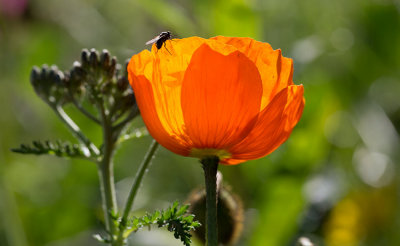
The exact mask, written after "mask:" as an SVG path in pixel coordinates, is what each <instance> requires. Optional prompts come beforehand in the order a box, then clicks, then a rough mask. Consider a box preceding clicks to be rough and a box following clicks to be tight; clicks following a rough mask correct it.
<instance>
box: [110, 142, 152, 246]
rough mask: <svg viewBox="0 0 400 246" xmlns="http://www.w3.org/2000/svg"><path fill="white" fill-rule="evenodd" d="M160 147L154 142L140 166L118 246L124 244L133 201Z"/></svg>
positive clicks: (128, 200) (125, 213) (124, 215)
mask: <svg viewBox="0 0 400 246" xmlns="http://www.w3.org/2000/svg"><path fill="white" fill-rule="evenodd" d="M158 146H159V144H158V142H157V141H156V140H153V142H152V143H151V145H150V147H149V150H148V151H147V153H146V156H145V157H144V159H143V161H142V163H141V164H140V167H139V170H138V171H137V173H136V176H135V181H134V182H133V185H132V188H131V190H130V192H129V196H128V199H127V201H126V205H125V209H124V213H123V215H122V218H121V223H120V225H119V235H118V240H117V241H118V242H119V243H120V244H117V245H122V243H123V240H124V231H125V229H126V225H127V220H128V216H129V213H130V211H131V210H132V206H133V201H134V200H135V196H136V194H137V192H138V190H139V187H140V184H141V183H142V180H143V177H144V174H145V173H146V171H147V168H148V167H149V164H150V162H151V159H152V158H153V156H154V154H155V152H156V151H157V149H158Z"/></svg>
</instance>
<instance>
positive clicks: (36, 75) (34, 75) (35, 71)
mask: <svg viewBox="0 0 400 246" xmlns="http://www.w3.org/2000/svg"><path fill="white" fill-rule="evenodd" d="M39 79H40V69H39V68H38V67H37V66H34V67H33V68H32V71H31V83H32V85H34V84H37V83H38V80H39Z"/></svg>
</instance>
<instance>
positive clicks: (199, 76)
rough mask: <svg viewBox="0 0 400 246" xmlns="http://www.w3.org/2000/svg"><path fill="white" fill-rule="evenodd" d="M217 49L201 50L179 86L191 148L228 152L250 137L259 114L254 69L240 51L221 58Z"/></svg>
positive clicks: (204, 47) (258, 80) (257, 79)
mask: <svg viewBox="0 0 400 246" xmlns="http://www.w3.org/2000/svg"><path fill="white" fill-rule="evenodd" d="M220 46H221V47H220V48H221V49H224V51H223V52H225V51H227V49H226V45H220ZM217 49H219V48H218V44H213V45H212V48H211V47H210V46H209V45H207V44H203V45H202V46H200V48H198V49H197V50H196V52H195V53H194V54H193V57H192V60H191V61H190V64H189V67H188V68H187V70H186V73H185V77H184V81H183V83H182V111H183V117H184V121H185V126H186V132H187V134H188V136H189V137H190V139H191V140H192V142H193V147H194V148H211V149H212V148H214V149H224V148H229V147H230V146H232V145H233V144H236V143H238V142H240V141H241V140H242V139H243V138H244V137H245V136H246V135H247V134H248V133H249V131H250V130H251V129H252V128H253V126H254V124H255V122H256V120H257V116H258V114H259V108H260V102H261V96H262V82H261V78H260V75H259V73H258V71H257V68H256V67H255V65H254V64H253V62H252V61H250V60H249V59H248V58H247V57H246V56H245V55H243V54H242V53H241V52H239V51H234V52H232V53H229V52H227V53H229V55H223V54H221V53H220V52H217V51H215V50H217Z"/></svg>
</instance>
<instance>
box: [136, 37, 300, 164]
mask: <svg viewBox="0 0 400 246" xmlns="http://www.w3.org/2000/svg"><path fill="white" fill-rule="evenodd" d="M166 47H167V49H168V50H167V49H166V48H165V47H162V48H161V49H159V50H157V48H156V47H155V46H153V50H152V52H149V51H147V50H145V51H143V52H141V53H139V54H137V55H134V56H133V57H132V59H131V60H130V62H129V65H128V72H129V81H130V83H131V86H132V88H133V90H134V93H135V96H136V100H137V103H138V106H139V109H140V111H141V115H142V118H143V121H144V122H145V124H146V126H147V128H148V130H149V132H150V134H151V135H152V136H153V137H154V138H155V139H156V140H157V141H158V142H159V143H160V144H161V145H163V146H164V147H165V148H167V149H169V150H171V151H173V152H175V153H177V154H180V155H184V156H193V157H197V158H204V157H207V156H211V155H213V156H218V157H219V158H220V160H221V163H223V164H228V165H232V164H238V163H241V162H244V161H246V160H250V159H257V158H260V157H263V156H265V155H267V154H269V153H271V152H272V151H274V150H275V149H276V148H278V147H279V145H281V144H282V143H283V142H284V141H286V140H287V138H288V137H289V135H290V133H291V131H292V129H293V127H294V126H295V125H296V124H297V122H298V121H299V120H300V117H301V114H302V111H303V108H304V98H303V92H304V90H303V86H301V85H299V86H298V85H294V83H293V81H292V76H293V62H292V60H291V59H289V58H285V57H283V56H282V54H281V51H280V50H273V49H272V48H271V46H270V45H269V44H267V43H261V42H257V41H255V40H253V39H250V38H228V37H215V38H212V39H202V38H198V37H192V38H185V39H174V40H168V41H167V43H166Z"/></svg>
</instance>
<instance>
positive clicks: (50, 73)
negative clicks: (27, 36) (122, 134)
mask: <svg viewBox="0 0 400 246" xmlns="http://www.w3.org/2000/svg"><path fill="white" fill-rule="evenodd" d="M126 66H127V63H126V64H125V66H124V68H123V69H122V66H121V65H120V64H118V63H117V58H116V57H114V56H113V57H112V56H111V55H110V53H109V52H108V51H107V50H103V51H102V52H101V53H99V52H98V51H97V50H95V49H91V50H90V51H89V50H87V49H84V50H83V51H82V53H81V60H80V61H75V62H74V63H73V67H72V68H71V69H70V70H69V71H65V72H61V71H60V70H59V69H58V68H57V67H56V66H51V67H48V66H47V65H43V66H42V68H38V67H34V68H33V69H32V72H31V83H32V85H33V87H34V89H35V92H36V93H37V95H38V96H39V97H40V98H42V99H43V100H44V101H45V102H46V103H48V104H49V105H51V106H62V105H64V104H65V103H70V102H73V103H74V104H75V105H76V106H78V107H80V106H81V105H82V103H83V101H84V100H89V102H90V103H91V104H97V105H100V104H101V105H103V106H104V108H105V110H106V112H107V113H108V114H110V115H111V116H112V119H113V120H115V121H117V120H118V118H119V117H121V116H122V115H124V114H125V113H127V112H129V111H132V110H135V112H136V111H137V109H136V101H135V96H134V94H133V91H132V89H131V87H130V86H129V81H128V78H127V71H126Z"/></svg>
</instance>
